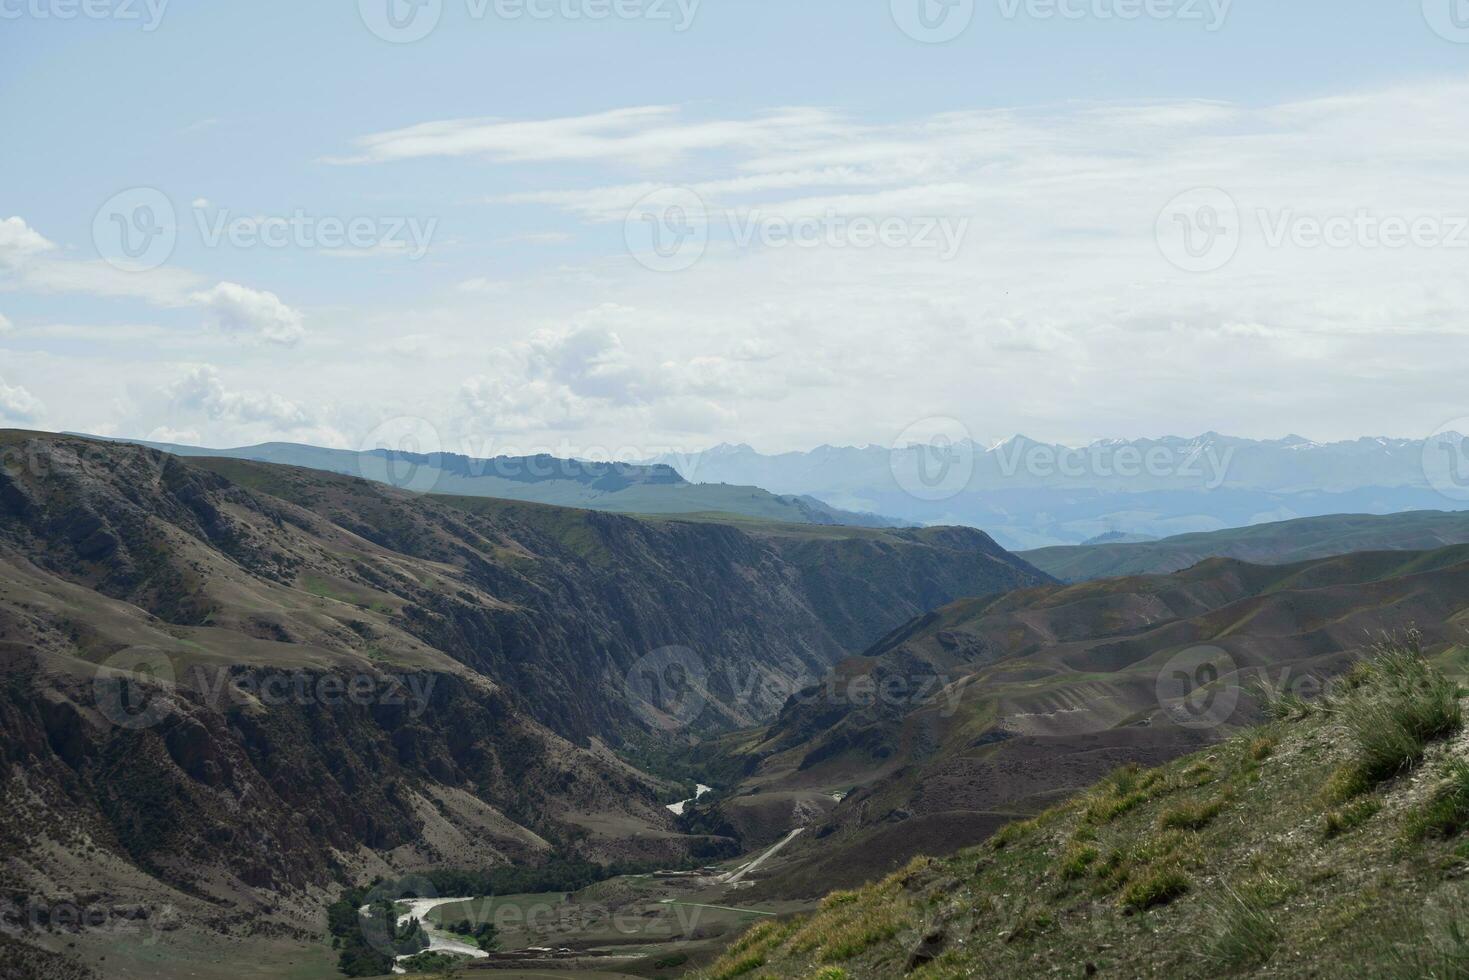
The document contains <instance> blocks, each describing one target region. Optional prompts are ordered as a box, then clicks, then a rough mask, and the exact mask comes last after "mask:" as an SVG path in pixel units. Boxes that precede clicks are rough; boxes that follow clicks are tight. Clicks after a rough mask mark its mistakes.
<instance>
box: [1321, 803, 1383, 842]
mask: <svg viewBox="0 0 1469 980" xmlns="http://www.w3.org/2000/svg"><path fill="white" fill-rule="evenodd" d="M1381 809H1382V804H1381V803H1379V802H1378V801H1377V800H1373V799H1367V800H1357V801H1356V802H1355V803H1348V804H1347V805H1346V806H1344V807H1341V808H1340V809H1337V810H1330V811H1327V813H1326V815H1325V816H1323V817H1322V818H1321V836H1322V837H1324V838H1325V839H1327V840H1331V839H1332V838H1333V837H1340V836H1341V835H1342V834H1345V833H1347V832H1348V831H1350V830H1355V829H1356V828H1357V827H1360V826H1361V825H1362V824H1364V823H1366V822H1367V821H1368V820H1371V819H1372V818H1373V817H1375V816H1376V815H1377V811H1379V810H1381Z"/></svg>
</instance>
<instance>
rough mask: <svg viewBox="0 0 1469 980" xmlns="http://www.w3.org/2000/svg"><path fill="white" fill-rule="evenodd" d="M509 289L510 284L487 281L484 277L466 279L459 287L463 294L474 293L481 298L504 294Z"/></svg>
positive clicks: (492, 280)
mask: <svg viewBox="0 0 1469 980" xmlns="http://www.w3.org/2000/svg"><path fill="white" fill-rule="evenodd" d="M509 288H510V284H509V283H508V282H499V281H497V280H494V279H486V278H485V277H483V276H476V277H475V278H473V279H466V280H464V281H463V282H461V283H460V284H459V286H458V289H459V291H460V292H461V293H473V294H478V295H481V296H490V295H494V294H495V293H503V292H505V291H507V290H508V289H509Z"/></svg>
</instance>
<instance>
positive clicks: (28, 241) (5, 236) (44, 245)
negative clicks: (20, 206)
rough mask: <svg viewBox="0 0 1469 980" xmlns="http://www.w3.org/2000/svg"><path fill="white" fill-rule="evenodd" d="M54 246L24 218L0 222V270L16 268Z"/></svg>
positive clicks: (10, 218) (6, 219)
mask: <svg viewBox="0 0 1469 980" xmlns="http://www.w3.org/2000/svg"><path fill="white" fill-rule="evenodd" d="M55 247H56V246H55V244H54V243H52V242H50V241H47V240H46V239H45V238H44V237H42V236H41V235H40V234H39V233H38V232H37V231H36V230H35V229H34V228H32V227H31V226H30V225H28V224H26V222H25V219H24V218H19V217H9V218H5V219H3V220H0V269H4V268H16V267H19V266H21V265H24V264H25V263H26V262H27V261H29V260H30V259H33V258H35V257H36V256H38V255H42V254H44V253H46V252H49V251H51V250H52V249H54V248H55Z"/></svg>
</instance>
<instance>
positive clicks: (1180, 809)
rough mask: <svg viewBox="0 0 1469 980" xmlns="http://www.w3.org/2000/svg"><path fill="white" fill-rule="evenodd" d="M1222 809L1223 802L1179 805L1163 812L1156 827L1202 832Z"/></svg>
mask: <svg viewBox="0 0 1469 980" xmlns="http://www.w3.org/2000/svg"><path fill="white" fill-rule="evenodd" d="M1223 809H1224V801H1223V800H1214V801H1212V802H1209V803H1181V804H1179V805H1178V806H1174V807H1169V808H1168V809H1167V810H1164V811H1163V813H1162V814H1161V815H1160V816H1159V817H1158V826H1159V827H1160V828H1161V829H1163V830H1203V829H1204V828H1205V827H1207V826H1208V825H1209V824H1210V823H1212V822H1213V820H1214V818H1215V817H1217V816H1219V812H1220V811H1221V810H1223Z"/></svg>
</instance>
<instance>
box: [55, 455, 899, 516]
mask: <svg viewBox="0 0 1469 980" xmlns="http://www.w3.org/2000/svg"><path fill="white" fill-rule="evenodd" d="M83 438H89V439H97V438H100V437H98V436H83ZM112 441H122V442H130V443H132V444H134V445H139V446H147V447H148V448H150V449H158V450H161V451H163V452H166V453H172V454H173V455H175V456H186V457H210V458H224V459H248V460H254V461H255V462H260V463H280V464H283V465H287V466H301V467H305V468H306V469H312V470H323V471H325V472H327V473H339V474H342V475H345V476H355V477H360V478H363V479H367V480H372V481H373V482H375V483H386V484H390V485H392V486H395V487H398V488H399V489H403V490H410V491H413V492H416V493H438V494H447V495H452V496H463V497H496V498H499V499H502V500H525V501H532V502H534V503H540V504H555V505H557V506H561V507H583V508H586V509H588V510H602V511H609V512H611V513H615V514H678V515H682V516H695V515H707V516H718V517H729V516H739V517H749V518H754V519H757V520H768V521H786V522H791V523H796V524H827V525H844V526H850V527H911V526H915V524H916V522H912V521H903V520H893V519H889V518H884V517H879V516H876V515H874V514H859V513H853V512H848V511H844V510H841V509H839V508H836V507H832V506H831V505H829V504H826V503H824V502H822V501H820V500H818V499H816V498H815V497H808V496H804V495H801V494H791V495H780V494H774V493H770V492H769V491H767V490H763V489H761V488H759V487H755V486H726V485H722V484H717V483H698V484H695V483H690V482H688V481H687V480H685V479H684V478H683V477H682V476H681V475H680V474H679V473H678V472H677V471H676V470H674V469H673V468H672V467H670V466H664V465H661V464H656V463H655V464H651V465H636V464H631V463H596V462H587V461H585V460H577V459H560V458H558V457H555V456H549V455H537V456H496V457H494V458H492V459H476V458H473V457H470V456H461V455H458V454H455V453H427V454H423V453H408V452H397V451H389V450H383V449H378V450H371V451H368V452H354V451H352V450H347V449H324V448H322V447H320V446H305V445H300V444H297V443H288V442H267V443H262V444H260V445H257V446H241V447H239V448H235V449H206V448H202V447H200V446H187V445H179V444H175V443H164V442H148V441H146V440H142V439H125V440H112Z"/></svg>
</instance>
